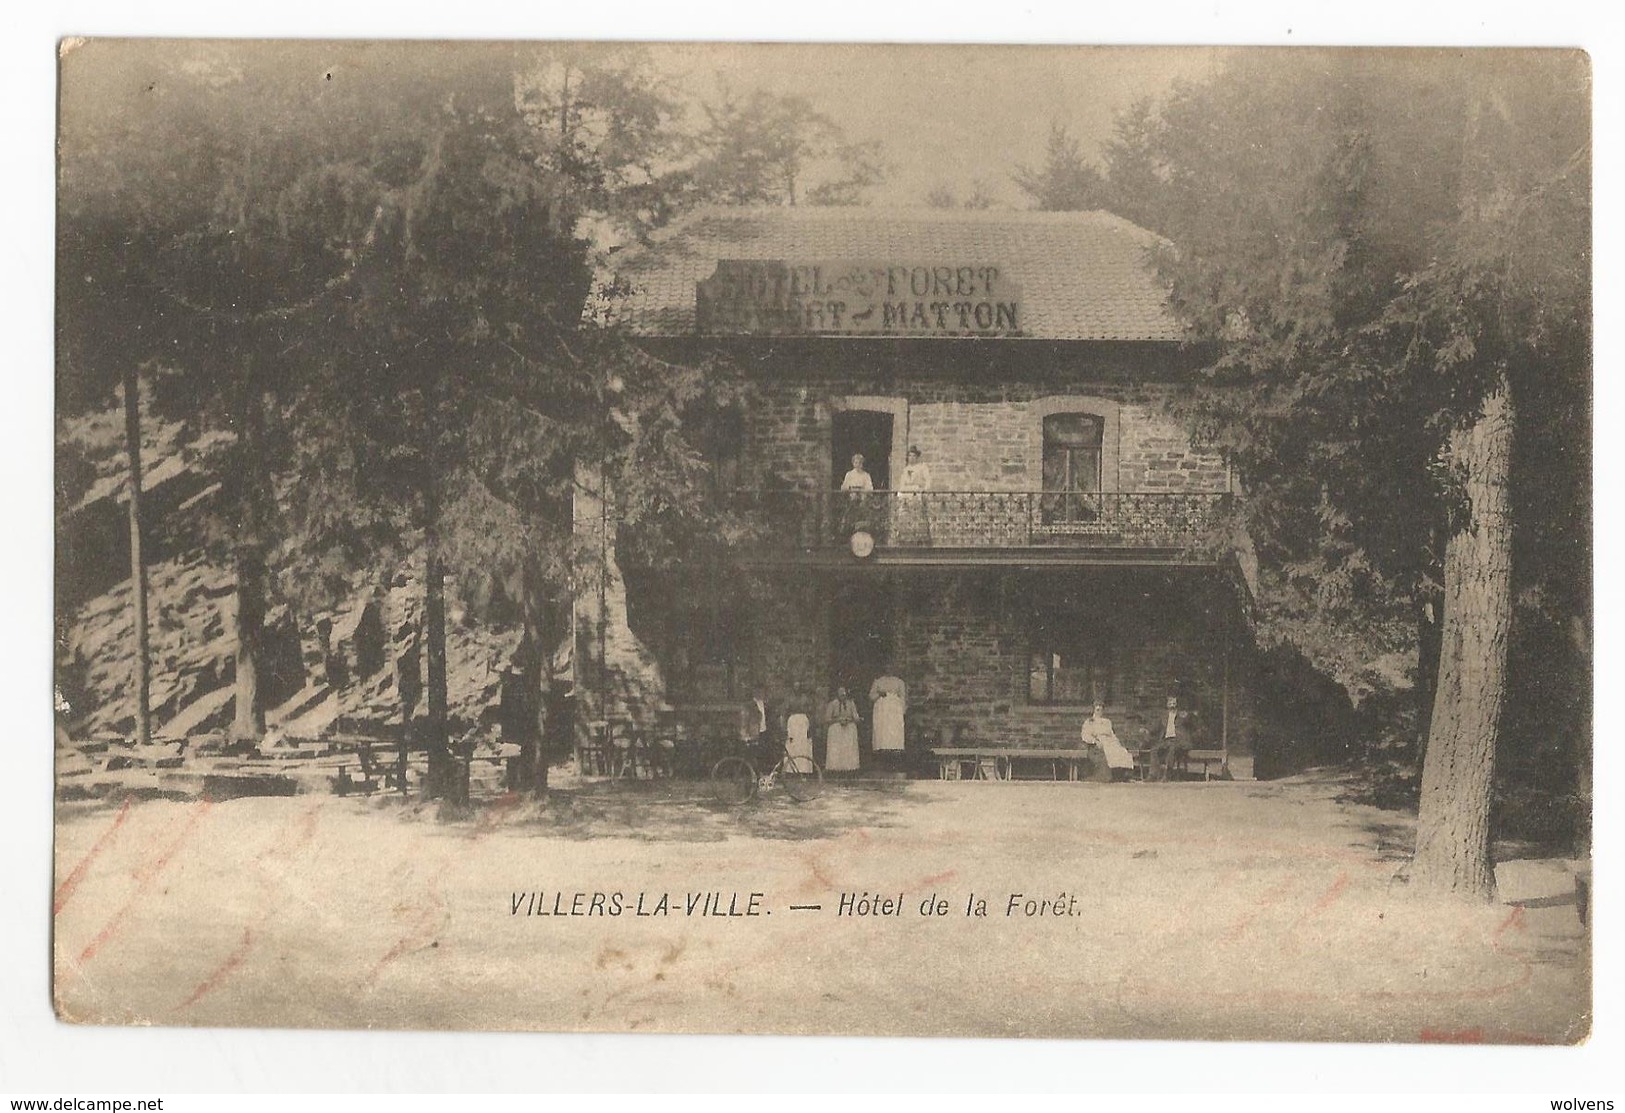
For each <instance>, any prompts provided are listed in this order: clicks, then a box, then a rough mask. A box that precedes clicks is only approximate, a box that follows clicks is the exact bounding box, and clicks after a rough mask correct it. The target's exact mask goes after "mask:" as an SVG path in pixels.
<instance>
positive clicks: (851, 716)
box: [824, 688, 858, 773]
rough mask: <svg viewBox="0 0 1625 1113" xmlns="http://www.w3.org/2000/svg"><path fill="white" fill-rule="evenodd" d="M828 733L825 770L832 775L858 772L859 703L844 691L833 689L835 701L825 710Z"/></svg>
mask: <svg viewBox="0 0 1625 1113" xmlns="http://www.w3.org/2000/svg"><path fill="white" fill-rule="evenodd" d="M824 718H825V720H826V721H827V722H828V723H829V732H828V733H827V734H826V735H825V736H824V768H825V770H827V771H828V772H831V773H851V772H855V771H856V770H857V768H858V703H857V701H856V700H854V699H853V698H852V697H851V696H850V695H848V694H847V691H846V689H845V688H837V689H835V698H834V699H832V700H830V701H829V704H828V706H826V707H825V708H824Z"/></svg>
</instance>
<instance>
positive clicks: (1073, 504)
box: [1044, 413, 1105, 522]
mask: <svg viewBox="0 0 1625 1113" xmlns="http://www.w3.org/2000/svg"><path fill="white" fill-rule="evenodd" d="M1104 428H1105V422H1104V421H1102V420H1101V419H1100V418H1099V417H1097V416H1096V415H1094V414H1084V413H1058V414H1050V415H1049V416H1047V417H1046V418H1044V493H1045V495H1046V496H1047V497H1046V498H1045V499H1044V520H1045V521H1046V522H1076V521H1091V520H1093V519H1094V518H1095V517H1097V516H1098V514H1099V508H1098V507H1097V506H1096V502H1097V500H1096V499H1095V498H1094V497H1092V496H1095V495H1098V494H1099V493H1100V458H1101V442H1102V434H1103V432H1104Z"/></svg>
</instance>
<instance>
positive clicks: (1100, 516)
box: [734, 490, 1230, 550]
mask: <svg viewBox="0 0 1625 1113" xmlns="http://www.w3.org/2000/svg"><path fill="white" fill-rule="evenodd" d="M734 495H735V500H736V501H735V505H736V506H737V507H738V508H739V509H741V510H747V511H750V512H752V515H753V517H755V518H756V520H757V521H758V523H759V525H760V528H761V530H762V533H763V537H762V540H763V541H764V542H765V543H767V544H768V545H769V546H772V547H779V546H785V547H799V548H802V549H819V548H825V547H830V546H837V545H838V546H843V547H844V546H846V545H848V544H849V543H850V541H851V538H852V535H853V534H855V533H859V532H862V533H866V534H868V535H869V536H870V537H871V538H872V539H873V540H874V544H875V546H876V547H877V548H893V549H909V548H916V549H1008V548H1029V547H1042V546H1070V547H1074V548H1104V549H1179V550H1188V549H1194V548H1200V547H1204V546H1209V545H1214V544H1217V543H1218V542H1219V540H1220V535H1221V533H1222V531H1223V524H1224V521H1225V519H1226V516H1227V514H1228V511H1229V508H1230V496H1229V495H1226V494H1208V493H1199V494H1198V493H1186V492H1162V491H1155V492H1152V491H1144V492H1141V491H1135V492H1112V493H1084V492H1059V491H921V492H913V491H861V492H860V491H761V490H754V491H738V492H735V493H734Z"/></svg>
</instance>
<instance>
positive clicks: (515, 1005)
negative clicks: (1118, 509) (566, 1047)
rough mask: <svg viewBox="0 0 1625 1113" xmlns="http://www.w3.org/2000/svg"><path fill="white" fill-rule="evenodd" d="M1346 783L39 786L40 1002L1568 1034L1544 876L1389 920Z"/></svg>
mask: <svg viewBox="0 0 1625 1113" xmlns="http://www.w3.org/2000/svg"><path fill="white" fill-rule="evenodd" d="M1346 787H1347V786H1346V785H1345V784H1344V783H1343V782H1341V781H1340V780H1339V779H1338V778H1336V777H1331V776H1324V777H1316V776H1309V777H1304V778H1298V779H1294V780H1291V781H1283V782H1271V783H1259V782H1230V783H1212V784H1201V783H1186V784H1117V785H1103V784H1067V783H1060V784H1051V783H977V782H959V783H952V782H934V781H920V782H900V781H899V782H883V783H863V784H843V785H832V786H830V787H829V788H828V789H827V791H826V792H825V794H824V796H823V797H822V798H820V799H818V800H816V801H813V802H810V803H807V804H800V805H798V804H795V803H793V802H791V801H790V800H788V799H786V798H785V797H784V796H783V795H782V793H779V792H774V793H771V794H769V795H766V796H764V797H763V798H762V799H761V800H760V801H758V802H757V803H756V804H754V805H750V806H747V807H745V808H741V809H731V808H724V807H721V806H719V805H716V804H714V803H712V802H711V801H710V800H709V799H708V798H707V797H706V796H705V795H704V794H703V793H702V792H701V791H700V790H699V789H698V788H697V787H696V786H692V785H686V784H669V783H668V784H660V785H650V784H624V783H623V784H597V785H580V786H576V787H574V788H565V789H561V790H556V791H555V792H554V793H553V795H552V798H551V799H550V800H549V801H548V803H547V804H546V805H537V804H533V803H519V802H517V801H515V800H513V799H511V798H498V799H494V800H491V801H487V802H485V803H484V804H482V805H481V806H480V807H479V808H478V809H477V811H476V814H475V816H474V817H473V818H471V819H468V820H465V821H461V822H438V821H437V820H436V818H435V815H434V812H433V810H432V809H429V808H424V807H420V806H418V805H414V804H403V803H400V802H398V801H394V800H387V799H380V798H370V799H360V798H339V797H334V796H323V795H301V796H296V797H286V798H252V799H240V800H230V801H222V802H215V803H210V802H207V801H202V800H196V801H176V800H148V801H132V802H130V803H128V804H121V803H107V802H101V801H78V802H70V803H63V804H61V805H60V806H59V810H58V827H57V847H56V863H57V875H56V894H55V910H56V914H55V939H54V946H55V956H56V989H55V993H56V998H57V1003H58V1009H59V1012H60V1013H61V1014H62V1015H63V1017H64V1018H65V1019H70V1020H79V1021H91V1022H97V1021H105V1022H109V1023H136V1024H158V1025H253V1026H296V1027H398V1028H440V1027H452V1028H492V1029H538V1030H577V1031H626V1030H630V1031H665V1032H785V1033H831V1034H835V1033H844V1034H854V1035H860V1034H861V1035H899V1034H916V1035H960V1036H1046V1037H1064V1036H1095V1037H1151V1036H1154V1037H1161V1038H1192V1039H1226V1038H1231V1039H1272V1040H1334V1039H1335V1040H1397V1041H1467V1042H1515V1043H1528V1042H1574V1041H1576V1040H1579V1039H1581V1038H1583V1037H1584V1036H1585V1034H1586V1032H1587V1031H1588V1029H1589V1019H1588V1017H1589V1012H1590V942H1589V936H1588V932H1587V931H1586V929H1585V928H1584V927H1583V926H1582V924H1581V921H1580V917H1579V914H1578V911H1577V908H1576V905H1575V901H1574V886H1573V878H1572V873H1571V871H1570V864H1569V863H1564V862H1560V861H1557V860H1554V859H1549V858H1533V857H1524V858H1516V857H1513V858H1512V860H1507V861H1503V862H1502V863H1501V864H1500V866H1499V868H1498V877H1499V880H1500V885H1501V899H1500V902H1499V903H1498V904H1495V905H1492V906H1461V905H1455V904H1444V905H1440V904H1432V903H1424V902H1419V901H1417V900H1415V899H1414V898H1412V897H1409V896H1408V895H1407V894H1406V891H1405V885H1404V883H1403V881H1402V880H1396V871H1398V870H1399V869H1400V867H1401V866H1402V864H1403V855H1404V849H1405V847H1406V846H1407V844H1408V842H1409V838H1410V827H1409V822H1408V821H1407V820H1406V819H1405V817H1403V816H1401V815H1397V814H1395V813H1391V812H1382V811H1377V810H1375V809H1371V808H1367V807H1362V806H1356V805H1352V804H1348V803H1344V802H1341V801H1340V799H1339V797H1340V796H1341V795H1342V794H1343V793H1344V790H1345V789H1346ZM1508 853H1510V854H1514V855H1515V854H1516V851H1515V850H1514V851H1508ZM753 893H754V894H759V895H758V896H756V897H754V898H753V897H752V894H753ZM577 894H580V896H577ZM594 894H601V896H600V897H599V898H598V900H597V901H596V902H595V900H594ZM843 894H850V895H851V897H852V903H853V904H854V905H855V906H857V907H858V908H861V907H863V905H864V902H863V901H862V898H863V897H864V896H869V897H871V898H878V900H876V901H874V903H881V904H883V902H885V901H888V900H890V901H897V902H898V906H897V912H896V913H895V914H890V915H867V916H860V915H843V914H842V911H841V906H842V898H843ZM899 894H900V898H901V899H900V901H898V897H899ZM1015 894H1020V896H1019V897H1015V899H1014V901H1012V897H1013V895H1015ZM662 896H664V897H665V899H666V909H665V914H653V915H651V914H648V913H659V910H660V903H659V902H660V899H661V897H662ZM933 897H934V898H935V901H934V902H932V903H927V902H931V901H932V898H933ZM640 898H641V900H642V906H641V908H640V907H639V905H638V901H639V900H640ZM753 899H754V905H753ZM977 900H985V902H986V913H987V914H986V916H977V915H974V914H970V915H967V909H968V910H969V911H970V912H972V913H974V912H975V910H976V903H975V902H976V901H977ZM1029 902H1031V903H1029ZM922 904H925V905H926V910H927V911H929V912H931V913H932V914H930V915H922V908H921V906H922ZM813 905H817V906H819V907H817V908H812V907H808V906H813ZM792 906H798V907H792ZM595 907H596V909H597V910H599V911H601V912H602V913H604V914H593V913H594V911H595ZM708 907H709V908H710V910H712V911H717V912H721V913H723V914H721V915H705V914H703V913H704V912H706V911H707V909H708ZM730 907H731V910H732V911H733V912H735V913H745V912H749V911H752V910H754V911H755V912H756V913H757V914H756V915H727V914H726V913H728V912H729V911H730ZM572 909H576V910H579V911H581V912H583V913H585V914H581V915H563V914H556V915H541V914H538V913H540V912H560V913H568V912H570V911H571V910H572ZM617 909H618V910H619V915H611V914H609V913H611V912H612V911H615V910H617ZM939 911H940V912H941V913H942V914H937V913H938V912H939ZM640 912H642V913H645V914H641V915H640V914H639V913H640Z"/></svg>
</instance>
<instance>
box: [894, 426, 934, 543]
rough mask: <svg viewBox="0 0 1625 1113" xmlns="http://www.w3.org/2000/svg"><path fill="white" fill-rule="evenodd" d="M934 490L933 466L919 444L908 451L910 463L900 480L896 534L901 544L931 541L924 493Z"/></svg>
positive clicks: (898, 484) (896, 541) (898, 481)
mask: <svg viewBox="0 0 1625 1113" xmlns="http://www.w3.org/2000/svg"><path fill="white" fill-rule="evenodd" d="M930 489H931V466H930V465H929V464H927V463H925V462H924V461H923V460H922V459H921V457H920V450H919V448H918V447H912V448H910V449H909V450H908V464H907V465H906V466H905V467H904V468H903V474H902V475H901V476H900V477H898V480H897V490H898V492H899V493H898V495H897V522H896V529H895V531H894V533H893V536H892V542H893V544H897V545H929V544H931V519H930V517H929V516H928V515H927V512H926V501H927V500H926V497H925V494H924V492H926V491H929V490H930Z"/></svg>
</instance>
